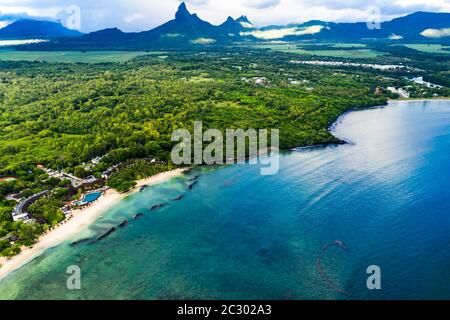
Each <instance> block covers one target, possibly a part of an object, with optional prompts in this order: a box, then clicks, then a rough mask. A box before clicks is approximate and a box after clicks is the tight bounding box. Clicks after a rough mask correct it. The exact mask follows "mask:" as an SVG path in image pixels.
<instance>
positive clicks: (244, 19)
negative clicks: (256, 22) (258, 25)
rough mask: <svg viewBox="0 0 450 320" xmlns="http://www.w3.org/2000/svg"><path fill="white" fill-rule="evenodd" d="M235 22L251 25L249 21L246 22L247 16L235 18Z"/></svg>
mask: <svg viewBox="0 0 450 320" xmlns="http://www.w3.org/2000/svg"><path fill="white" fill-rule="evenodd" d="M236 21H237V22H244V23H250V24H252V23H251V22H250V20H248V18H247V16H244V15H242V16H240V17H239V18H237V19H236Z"/></svg>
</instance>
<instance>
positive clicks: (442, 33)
mask: <svg viewBox="0 0 450 320" xmlns="http://www.w3.org/2000/svg"><path fill="white" fill-rule="evenodd" d="M420 35H422V36H424V37H426V38H444V37H450V28H444V29H425V30H423V31H422V32H421V33H420Z"/></svg>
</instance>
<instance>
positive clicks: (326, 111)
mask: <svg viewBox="0 0 450 320" xmlns="http://www.w3.org/2000/svg"><path fill="white" fill-rule="evenodd" d="M389 50H391V51H392V52H390V53H389V54H387V55H383V56H380V57H379V58H377V59H378V60H370V61H368V62H370V63H373V61H378V62H379V63H380V62H386V63H399V62H401V63H403V62H405V61H406V60H404V58H403V57H402V54H403V53H402V52H396V51H395V50H400V49H396V48H390V49H389ZM402 50H406V49H402ZM408 50H409V49H408ZM406 51H407V50H406ZM404 54H405V55H407V54H410V53H409V51H408V52H405V53H404ZM422 55H424V56H426V59H418V60H417V61H414V60H411V59H410V58H409V57H408V62H409V63H410V64H411V65H412V66H414V67H417V68H419V67H420V68H423V69H427V70H428V71H429V72H428V74H429V75H430V76H429V77H428V79H429V80H428V81H435V82H438V84H442V85H446V84H448V83H449V74H448V70H449V69H450V68H449V62H448V59H447V60H441V59H439V57H435V56H433V55H431V54H425V53H423V54H422ZM300 58H302V56H299V55H298V54H292V53H285V52H276V51H267V50H257V49H250V48H241V49H235V50H221V51H212V52H168V53H164V55H157V54H149V55H143V56H139V57H136V58H134V59H132V60H129V61H121V62H110V63H97V64H84V63H47V62H29V61H28V62H24V61H14V62H8V61H0V178H2V180H1V182H0V239H1V240H0V255H3V256H11V255H14V254H16V253H17V252H18V251H19V250H20V249H19V247H20V245H30V244H32V243H33V242H34V241H35V239H36V237H37V235H38V234H40V233H41V232H43V231H45V230H46V229H47V228H51V227H52V226H54V225H55V224H57V223H58V222H60V221H61V220H62V219H64V216H63V215H62V213H61V211H60V209H59V208H60V207H61V206H62V203H63V200H64V199H68V198H70V197H73V196H76V195H73V194H70V193H69V191H68V181H64V180H63V181H60V180H58V179H54V178H51V177H49V176H48V174H47V173H46V172H44V171H43V170H42V168H39V167H37V165H43V166H45V167H46V168H50V169H54V170H64V171H66V172H70V173H73V174H75V175H77V176H79V177H85V176H88V175H93V176H95V177H100V176H101V174H102V172H103V171H104V170H106V169H107V168H109V167H110V166H112V165H115V164H123V163H124V162H128V165H127V166H124V167H120V168H119V169H120V170H119V171H118V172H117V173H115V174H114V175H112V177H111V179H110V180H109V181H108V185H109V186H111V187H113V188H115V189H117V190H119V191H126V190H128V189H129V188H131V187H133V186H134V181H135V180H137V179H140V178H143V177H146V176H149V175H152V174H155V173H157V172H161V171H164V170H168V169H171V168H173V165H171V164H170V159H169V155H170V151H171V149H172V147H173V145H174V143H173V142H171V139H170V137H171V134H172V132H173V131H174V130H176V129H179V128H187V129H188V130H192V128H193V122H194V121H203V127H204V130H206V129H208V128H218V129H226V128H242V129H247V128H254V129H262V128H264V129H279V130H280V144H281V147H282V148H285V149H288V148H293V147H298V146H307V145H317V144H328V143H337V142H339V141H338V140H337V139H336V138H335V137H333V136H332V135H331V134H330V133H329V132H328V127H329V125H330V124H331V123H332V122H333V121H334V120H335V119H336V118H337V117H338V116H339V115H341V114H342V113H343V112H345V111H347V110H351V109H355V108H365V107H369V106H376V105H383V104H385V103H386V101H387V100H388V99H389V98H397V96H396V95H395V94H392V93H390V92H388V91H387V90H386V88H387V87H389V86H396V87H405V86H409V90H410V91H411V97H433V96H436V95H438V94H439V96H440V97H442V96H449V95H450V92H449V89H448V88H446V87H444V88H441V89H432V90H431V89H427V90H424V89H423V88H421V87H419V86H418V85H416V84H413V83H411V82H410V81H408V80H407V78H408V77H412V76H413V75H412V74H410V72H409V71H397V72H390V71H379V70H372V69H361V68H338V67H319V66H312V65H302V64H294V63H292V62H291V61H292V60H298V59H300ZM303 58H304V59H309V60H311V59H317V57H314V56H311V55H308V56H307V57H303ZM322 58H323V57H322ZM327 59H333V60H336V58H330V57H329V58H327ZM358 61H359V62H361V59H359V60H358ZM95 157H102V158H101V161H100V163H99V164H98V165H96V166H95V167H93V168H90V169H85V168H83V167H82V164H83V163H86V162H89V161H91V159H93V158H95ZM144 158H148V159H156V160H157V161H158V163H160V164H157V165H149V164H148V162H146V161H143V160H139V159H144ZM7 178H9V179H7ZM42 190H52V193H51V196H49V197H46V198H43V199H40V200H39V201H37V202H35V203H34V204H33V205H31V206H30V208H29V210H30V213H32V214H33V216H34V217H36V218H37V220H38V222H39V223H31V224H30V223H22V222H13V221H12V217H11V212H12V210H13V207H14V206H15V205H16V202H15V201H12V200H8V198H7V197H8V195H10V194H20V196H21V197H22V198H23V197H27V196H30V195H32V194H34V193H36V192H39V191H42ZM5 237H9V239H14V241H15V243H16V245H14V246H12V245H11V243H10V240H8V239H6V238H5Z"/></svg>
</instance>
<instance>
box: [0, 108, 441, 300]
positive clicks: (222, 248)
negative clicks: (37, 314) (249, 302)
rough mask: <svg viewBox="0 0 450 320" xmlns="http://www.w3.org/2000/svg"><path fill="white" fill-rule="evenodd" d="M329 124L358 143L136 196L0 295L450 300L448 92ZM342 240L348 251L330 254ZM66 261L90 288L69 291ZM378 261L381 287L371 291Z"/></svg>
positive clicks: (2, 287) (14, 278)
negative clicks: (270, 170) (271, 168)
mask: <svg viewBox="0 0 450 320" xmlns="http://www.w3.org/2000/svg"><path fill="white" fill-rule="evenodd" d="M333 130H334V133H335V135H337V136H338V137H340V138H343V139H345V140H347V141H349V142H350V143H349V144H347V145H341V146H331V147H324V148H310V149H302V150H298V151H292V152H285V153H283V155H282V157H281V163H280V172H279V173H278V174H277V175H274V176H261V175H260V174H259V173H260V170H259V167H258V166H253V165H234V166H227V167H221V168H204V169H199V170H195V171H193V172H190V173H189V174H187V175H185V176H183V177H179V178H175V179H172V180H171V181H168V182H166V183H163V184H161V185H158V186H153V187H150V188H147V189H145V190H143V191H142V192H140V193H137V194H135V195H133V196H130V197H128V198H127V199H125V200H124V201H122V202H121V203H120V204H119V205H117V207H115V208H114V209H113V210H111V211H109V212H105V214H104V215H103V216H102V217H101V218H100V219H99V220H98V221H97V222H96V223H95V224H93V225H92V226H91V227H90V228H89V229H88V230H86V231H85V232H83V234H80V235H79V236H77V238H74V239H71V240H70V241H67V242H66V243H63V244H61V245H60V246H58V247H55V248H53V249H50V250H48V251H47V252H45V253H44V254H43V255H41V256H39V257H38V258H36V259H34V260H33V261H31V262H30V263H28V264H27V265H25V266H24V267H22V268H21V269H19V270H17V271H15V272H14V273H12V274H11V275H10V276H8V277H7V278H6V279H4V280H3V281H1V282H0V298H4V299H14V298H20V299H200V298H201V299H216V298H217V299H418V298H425V299H443V298H445V299H450V285H449V284H450V283H449V282H450V280H449V279H450V187H449V186H450V152H449V150H450V101H407V102H406V101H405V102H392V103H391V104H390V105H389V106H388V107H386V108H377V109H370V110H364V111H357V112H351V113H348V114H346V115H345V116H343V117H342V118H341V119H339V120H338V123H337V125H336V126H335V127H334V129H333ZM197 174H200V176H199V178H198V183H197V184H196V185H195V186H194V187H193V189H192V190H190V191H189V190H188V185H189V184H190V183H191V182H190V181H189V179H191V178H192V177H194V176H196V175H197ZM181 194H184V197H183V198H182V199H181V200H178V201H174V200H173V199H174V198H177V197H178V196H180V195H181ZM161 203H167V204H168V205H167V206H165V207H161V208H158V209H156V210H153V211H152V210H150V209H151V208H152V207H153V206H154V205H157V204H161ZM138 213H143V214H144V216H142V217H141V218H139V219H136V220H133V216H134V215H136V214H138ZM125 219H128V220H129V221H130V223H129V224H128V225H127V226H125V227H124V228H120V229H118V230H117V231H115V232H114V233H112V234H111V235H109V236H108V237H106V238H105V239H103V240H101V241H96V242H93V243H80V244H79V245H76V246H71V245H70V244H71V242H72V241H74V240H77V239H82V238H86V237H98V236H99V235H101V234H104V233H105V232H106V231H107V230H109V229H110V228H111V227H113V226H117V225H118V224H120V223H121V222H122V221H124V220H125ZM335 240H340V241H342V242H343V243H344V244H345V246H346V247H347V248H348V250H342V249H340V248H338V247H335V246H333V247H330V248H329V249H328V250H326V252H324V250H323V247H324V246H325V245H327V244H330V243H332V242H333V241H335ZM319 256H322V259H321V265H322V267H323V271H324V272H325V273H326V275H327V276H328V277H329V278H330V279H332V281H333V282H334V283H335V284H336V286H337V287H339V288H342V289H343V290H345V291H346V292H348V293H349V294H351V295H350V296H347V295H344V294H342V293H340V292H338V291H337V290H336V288H332V287H330V286H329V285H327V283H326V282H325V281H324V279H323V277H322V276H321V274H320V272H318V269H317V259H318V257H319ZM70 265H78V266H80V268H81V276H82V277H81V279H82V280H81V284H82V289H81V290H75V291H70V290H67V288H66V280H67V276H68V275H67V274H66V273H65V271H66V268H67V267H68V266H70ZM370 265H378V266H380V268H381V273H382V290H377V291H370V290H368V289H367V287H366V279H367V277H368V275H367V274H366V268H367V267H368V266H370Z"/></svg>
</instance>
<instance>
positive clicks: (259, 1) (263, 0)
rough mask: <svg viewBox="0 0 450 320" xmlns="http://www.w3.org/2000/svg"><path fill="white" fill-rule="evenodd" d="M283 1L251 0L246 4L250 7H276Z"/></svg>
mask: <svg viewBox="0 0 450 320" xmlns="http://www.w3.org/2000/svg"><path fill="white" fill-rule="evenodd" d="M280 3H281V0H249V1H246V2H245V5H246V6H247V7H249V8H256V9H267V8H270V7H275V6H277V5H279V4H280Z"/></svg>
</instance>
